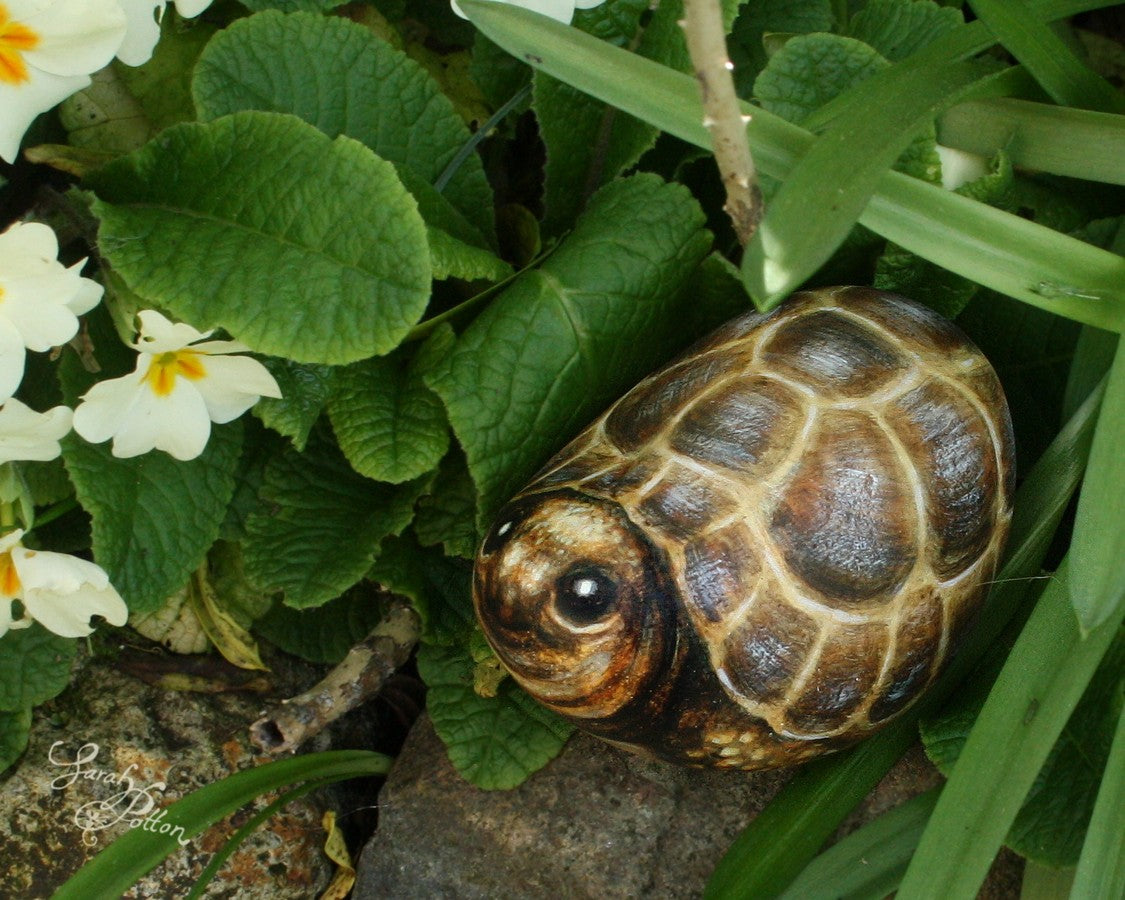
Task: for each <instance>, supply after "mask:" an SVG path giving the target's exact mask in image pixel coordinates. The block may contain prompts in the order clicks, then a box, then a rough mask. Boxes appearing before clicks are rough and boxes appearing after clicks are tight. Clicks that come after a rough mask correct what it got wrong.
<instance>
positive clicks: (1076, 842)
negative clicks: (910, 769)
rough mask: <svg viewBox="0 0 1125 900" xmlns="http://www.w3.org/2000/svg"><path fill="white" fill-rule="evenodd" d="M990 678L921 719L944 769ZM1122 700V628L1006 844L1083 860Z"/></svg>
mask: <svg viewBox="0 0 1125 900" xmlns="http://www.w3.org/2000/svg"><path fill="white" fill-rule="evenodd" d="M987 687H988V683H987V682H984V683H982V684H981V686H980V687H979V688H978V689H976V690H974V691H972V692H969V693H967V694H966V695H964V696H963V697H961V698H959V699H958V700H957V701H956V702H955V703H953V704H952V705H951V706H950V707H948V708H947V709H945V710H944V711H943V712H942V714H941V715H940V716H936V717H933V718H931V719H925V720H923V721H922V725H921V732H922V742H923V745H924V746H925V748H926V754H927V755H928V756H929V757H930V759H931V760H932V761H933V763H934V764H935V765H936V766H937V767H938V768H939V769H941V771H942V773H943V774H945V775H947V776H948V775H949V773H950V772H951V771H952V770H953V766H954V764H955V763H956V762H957V759H958V757H959V756H960V754H961V749H962V748H963V747H964V745H965V740H966V738H967V737H968V735H969V731H970V730H971V729H972V727H973V724H974V722H975V721H976V718H977V715H978V713H979V712H980V709H981V707H982V706H983V705H984V701H985V697H986V696H987V693H988V692H987ZM1123 701H1125V634H1123V635H1120V636H1119V637H1118V639H1117V640H1116V641H1115V642H1114V644H1113V645H1112V646H1111V647H1110V649H1109V651H1108V653H1107V654H1106V656H1105V658H1104V659H1103V660H1102V663H1101V665H1100V666H1099V667H1098V670H1097V672H1096V673H1095V675H1094V677H1093V679H1092V680H1091V681H1090V684H1089V686H1088V687H1087V688H1086V692H1085V693H1084V694H1083V695H1082V700H1081V701H1080V702H1079V704H1078V706H1077V707H1076V708H1075V710H1074V712H1073V713H1072V714H1071V716H1070V719H1069V720H1068V721H1067V724H1066V727H1065V728H1064V729H1063V732H1062V734H1061V735H1060V737H1059V739H1058V742H1057V743H1056V744H1055V746H1054V749H1053V750H1051V753H1050V756H1048V757H1047V761H1046V762H1045V763H1044V764H1043V768H1042V770H1041V771H1040V773H1039V775H1038V776H1037V777H1036V779H1035V783H1034V784H1033V785H1032V786H1031V789H1030V790H1029V791H1028V794H1027V797H1026V798H1025V800H1024V802H1023V806H1022V807H1021V809H1020V812H1019V814H1018V815H1017V816H1016V819H1015V822H1014V823H1013V825H1012V830H1011V832H1010V833H1009V834H1008V838H1007V844H1008V846H1010V847H1011V848H1012V849H1013V850H1015V851H1016V852H1018V853H1020V854H1021V855H1023V856H1026V857H1028V858H1029V859H1033V860H1036V861H1037V862H1040V863H1044V864H1046V865H1050V866H1056V867H1062V866H1072V865H1074V864H1075V863H1076V862H1077V861H1078V856H1079V853H1080V852H1081V850H1082V842H1083V839H1084V837H1085V833H1086V825H1087V822H1088V821H1089V819H1090V813H1091V812H1092V810H1093V808H1094V801H1095V799H1096V798H1097V794H1098V787H1099V785H1100V783H1101V777H1102V770H1103V769H1104V768H1105V763H1106V759H1107V758H1108V756H1109V751H1110V747H1111V746H1112V744H1113V737H1114V732H1115V730H1116V727H1117V720H1118V718H1119V717H1120V715H1121V712H1122V708H1123Z"/></svg>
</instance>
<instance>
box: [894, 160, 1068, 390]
mask: <svg viewBox="0 0 1125 900" xmlns="http://www.w3.org/2000/svg"><path fill="white" fill-rule="evenodd" d="M1012 184H1013V174H1012V164H1011V162H1010V161H1009V160H1008V158H1007V157H1006V156H1004V155H1003V154H1001V155H1000V156H999V157H998V158H997V159H996V160H995V162H994V163H993V170H992V172H991V173H989V174H988V175H984V176H982V177H981V178H978V179H977V180H975V181H971V182H969V183H968V184H964V185H962V186H961V187H959V188H958V189H957V191H958V192H959V193H960V194H962V195H964V196H966V197H972V198H973V199H974V200H979V201H980V202H982V203H988V204H989V205H991V206H997V207H999V208H1001V209H1009V210H1010V208H1011V207H1012V206H1014V204H1013V203H1012V200H1011V194H1012ZM873 285H874V286H875V287H877V288H879V289H880V290H884V291H892V292H894V293H898V294H902V295H903V296H905V297H910V298H911V299H913V300H917V301H919V302H920V303H925V304H926V305H927V306H928V307H930V309H934V310H937V311H938V312H939V313H941V314H942V315H943V316H945V317H946V318H947V319H953V318H956V317H957V316H958V315H960V313H961V311H962V310H964V309H965V307H966V306H968V304H969V301H970V300H972V299H973V297H974V296H976V294H977V291H978V288H977V285H975V284H974V283H973V282H971V281H969V279H967V278H965V277H963V276H961V275H958V274H956V273H954V272H950V271H949V270H948V269H943V268H941V267H940V266H936V265H934V264H933V263H932V262H930V261H929V260H925V259H922V258H921V257H918V256H915V255H914V254H913V253H910V252H909V251H907V250H903V249H902V248H901V247H898V246H896V245H894V244H890V245H888V246H887V247H886V249H885V250H884V251H883V253H882V254H881V255H880V256H879V259H878V260H877V261H876V263H875V279H874V281H873ZM1020 308H1021V309H1023V308H1025V307H1023V306H1021V307H1020ZM1051 318H1052V319H1054V318H1055V317H1053V316H1052V317H1051ZM1083 396H1084V395H1083Z"/></svg>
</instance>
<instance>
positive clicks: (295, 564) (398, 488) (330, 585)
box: [242, 431, 425, 608]
mask: <svg viewBox="0 0 1125 900" xmlns="http://www.w3.org/2000/svg"><path fill="white" fill-rule="evenodd" d="M424 488H425V480H424V479H423V480H420V481H415V482H408V483H406V484H403V485H390V484H383V483H380V482H376V481H371V480H370V479H368V478H364V477H363V476H362V475H359V474H357V473H356V472H355V470H354V469H352V467H351V466H349V465H348V463H347V460H345V459H344V457H343V456H342V455H341V454H340V451H339V450H338V449H336V447H335V446H334V445H333V444H332V443H331V442H330V441H329V440H328V438H327V437H325V436H324V435H322V434H320V433H319V432H317V431H314V432H313V434H312V435H311V436H310V438H309V442H308V445H307V446H306V447H305V450H304V452H303V453H301V452H298V451H297V450H295V449H289V450H286V451H285V452H283V453H281V454H279V455H277V456H275V457H274V458H273V459H272V460H270V462H269V464H268V465H267V466H266V471H265V476H264V478H263V480H262V487H261V490H260V492H259V498H260V500H259V504H258V508H257V509H256V510H255V511H254V512H253V513H251V514H250V515H249V516H248V517H247V520H246V536H245V537H244V538H243V540H242V549H243V553H244V554H245V563H246V574H247V577H249V578H250V580H251V581H253V582H255V583H257V584H258V585H259V586H260V587H261V588H262V589H263V590H279V591H283V592H284V593H285V602H286V603H287V604H288V605H290V606H293V607H297V608H304V607H312V606H320V605H322V604H324V603H326V602H328V601H329V600H331V599H333V598H334V597H338V596H340V595H341V594H343V593H344V591H345V590H347V589H348V588H349V587H351V586H352V585H353V584H355V583H356V582H357V581H359V580H360V579H361V578H362V577H363V576H364V573H366V571H367V570H368V568H370V566H371V563H372V561H373V560H374V559H375V557H376V556H377V555H378V553H379V544H380V542H381V541H382V540H383V538H385V537H386V536H387V535H389V534H398V533H399V532H400V531H402V529H404V528H405V527H406V526H407V525H409V524H410V520H411V518H413V515H414V501H415V500H416V499H417V497H418V495H419V494H420V493H421V492H422V490H423V489H424Z"/></svg>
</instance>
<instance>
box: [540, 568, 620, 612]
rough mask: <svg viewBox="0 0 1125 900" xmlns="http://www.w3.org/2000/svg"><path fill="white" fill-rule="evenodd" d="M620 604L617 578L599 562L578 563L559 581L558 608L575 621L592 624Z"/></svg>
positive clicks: (556, 594)
mask: <svg viewBox="0 0 1125 900" xmlns="http://www.w3.org/2000/svg"><path fill="white" fill-rule="evenodd" d="M616 606H617V582H615V581H614V580H613V579H612V578H611V577H610V576H609V575H608V574H607V573H606V571H605V570H604V569H602V568H599V567H598V566H591V565H585V566H576V567H575V568H573V569H571V570H570V571H569V572H567V573H566V574H565V575H563V576H562V577H561V578H559V580H558V581H556V582H555V608H556V609H557V610H558V611H559V614H560V615H562V616H563V617H564V618H566V619H569V620H570V621H571V622H573V623H574V624H575V625H592V624H593V623H594V622H597V621H599V620H600V619H604V618H605V617H606V616H607V615H609V613H610V612H612V611H613V609H614V608H615V607H616Z"/></svg>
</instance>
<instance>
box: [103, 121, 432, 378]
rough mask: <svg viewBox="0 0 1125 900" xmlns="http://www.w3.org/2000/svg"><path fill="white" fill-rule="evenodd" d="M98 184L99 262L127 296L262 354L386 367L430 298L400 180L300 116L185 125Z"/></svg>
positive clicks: (426, 267)
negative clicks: (368, 360) (369, 361)
mask: <svg viewBox="0 0 1125 900" xmlns="http://www.w3.org/2000/svg"><path fill="white" fill-rule="evenodd" d="M91 181H92V184H93V187H94V189H95V191H96V192H97V194H98V196H99V198H100V199H99V200H98V201H97V202H95V204H94V208H95V212H96V214H97V215H98V216H99V218H100V219H101V227H100V230H99V236H98V237H99V244H100V247H101V250H102V252H103V253H104V254H105V256H106V257H107V258H108V260H109V261H110V263H111V265H113V267H114V268H115V269H116V271H117V272H118V273H119V274H120V275H121V276H123V277H124V279H125V280H126V281H127V282H128V284H129V286H130V287H131V288H132V289H133V290H135V291H136V292H137V293H139V294H141V295H142V296H144V297H146V298H148V299H149V300H151V301H153V302H155V303H158V304H159V305H161V306H163V307H165V308H167V309H168V310H170V311H171V312H172V313H174V314H175V315H177V316H179V317H181V318H183V319H184V320H186V321H188V322H190V323H191V324H192V325H194V326H196V327H197V328H201V329H206V328H213V327H216V326H221V327H223V328H226V329H227V330H228V331H229V332H230V333H231V334H232V335H233V336H234V337H235V338H237V339H238V340H241V341H244V342H245V343H246V344H248V345H250V346H251V347H253V348H254V349H255V350H259V351H261V352H262V353H268V354H271V355H274V356H284V357H286V358H288V359H293V360H297V361H299V362H311V363H348V362H353V361H355V360H357V359H363V358H365V357H368V356H371V355H372V354H374V353H387V352H389V351H390V350H392V349H394V348H395V347H396V346H397V345H398V344H399V342H400V341H401V340H402V339H403V337H405V335H406V333H407V332H408V331H409V330H410V328H411V327H413V326H414V324H415V323H416V322H417V321H418V319H419V318H420V317H421V315H422V311H423V310H424V309H425V307H426V303H427V301H428V299H429V293H430V254H429V248H428V246H427V243H426V233H425V227H424V225H423V223H422V219H421V217H420V216H419V215H418V211H417V207H416V205H415V203H414V201H413V199H412V198H411V197H410V195H409V194H408V193H407V191H406V189H405V188H403V186H402V184H401V182H400V181H399V180H398V177H397V176H396V175H395V171H394V167H393V166H392V165H391V164H390V163H388V162H385V161H384V160H381V159H379V158H378V157H377V156H375V155H374V154H373V153H372V152H371V151H370V150H368V149H367V148H366V147H363V146H362V145H361V144H359V143H357V142H355V141H353V140H351V139H349V138H346V137H339V138H337V139H335V140H330V139H329V138H328V137H326V136H325V135H324V134H322V133H321V132H319V131H317V130H316V129H315V128H313V127H312V126H310V125H307V124H305V123H304V122H301V121H300V120H298V119H296V118H294V117H292V116H286V115H280V114H277V113H264V112H241V113H235V114H233V115H230V116H226V117H224V118H221V119H216V120H215V121H213V122H208V123H206V124H185V125H175V126H173V127H171V128H169V129H166V130H165V131H164V132H162V133H161V136H160V138H159V140H156V141H153V142H152V143H150V144H148V145H147V146H146V147H144V149H142V150H140V151H138V152H137V153H135V154H133V155H132V156H130V157H127V158H125V159H122V160H119V161H118V162H116V163H113V164H111V165H110V166H108V167H106V168H105V169H103V170H101V171H100V172H99V173H97V175H96V176H94V177H93V178H92V179H91ZM232 298H234V299H232ZM311 298H313V299H315V303H313V302H310V299H311ZM235 299H236V300H237V302H235Z"/></svg>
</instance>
